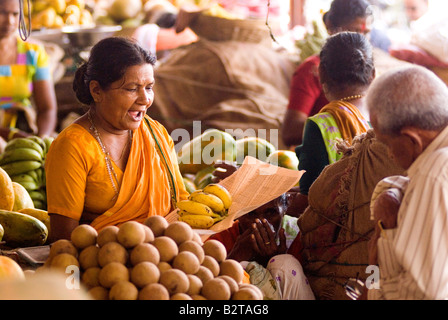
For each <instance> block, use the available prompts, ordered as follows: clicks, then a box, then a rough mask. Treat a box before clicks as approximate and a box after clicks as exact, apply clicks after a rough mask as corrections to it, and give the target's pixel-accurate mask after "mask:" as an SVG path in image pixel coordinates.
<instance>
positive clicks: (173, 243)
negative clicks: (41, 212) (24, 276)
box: [37, 216, 263, 300]
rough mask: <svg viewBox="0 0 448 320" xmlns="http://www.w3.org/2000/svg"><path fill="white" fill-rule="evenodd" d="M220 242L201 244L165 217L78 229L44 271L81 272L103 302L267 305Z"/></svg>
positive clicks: (58, 245) (55, 248)
mask: <svg viewBox="0 0 448 320" xmlns="http://www.w3.org/2000/svg"><path fill="white" fill-rule="evenodd" d="M226 257H227V252H226V249H225V247H224V245H223V244H222V243H221V242H219V241H217V240H208V241H205V242H202V240H201V239H200V237H199V235H198V234H197V233H195V232H194V231H193V229H192V228H191V227H190V226H189V225H188V224H187V223H185V222H182V221H176V222H173V223H171V224H169V223H168V222H167V221H166V219H165V218H163V217H161V216H152V217H149V218H147V219H146V221H145V222H144V223H139V222H135V221H129V222H126V223H124V224H122V225H120V227H116V226H109V227H106V228H104V229H102V230H101V231H99V232H97V231H96V230H95V229H94V228H93V227H91V226H90V225H86V224H82V225H79V226H78V227H76V228H75V229H74V230H73V232H72V234H71V240H58V241H56V242H54V243H53V244H52V245H51V247H50V254H49V257H48V259H47V260H46V262H45V264H44V265H43V266H42V267H40V268H39V269H38V270H37V271H40V270H48V269H50V270H55V271H56V270H60V271H63V272H65V270H66V268H67V267H68V266H71V265H74V266H77V267H79V270H80V274H81V284H82V285H83V286H84V287H85V288H86V289H87V290H88V292H89V294H90V295H91V297H92V298H93V299H98V300H107V299H110V300H231V299H232V300H262V299H263V294H262V293H261V291H260V289H259V288H258V287H256V286H254V285H252V284H246V283H243V282H242V280H243V277H244V270H243V268H242V266H241V265H240V264H239V263H238V262H237V261H235V260H232V259H227V258H226Z"/></svg>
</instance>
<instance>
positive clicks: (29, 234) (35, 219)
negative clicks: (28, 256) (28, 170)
mask: <svg viewBox="0 0 448 320" xmlns="http://www.w3.org/2000/svg"><path fill="white" fill-rule="evenodd" d="M0 184H1V186H0V241H2V242H4V243H5V244H6V246H8V247H30V246H39V245H43V244H44V243H45V242H46V240H47V237H48V232H49V229H50V218H49V216H48V212H47V211H45V210H42V209H37V208H35V207H34V203H33V200H32V198H31V196H30V194H29V193H28V191H27V190H26V189H25V187H23V186H22V185H21V184H19V183H17V182H14V181H12V180H11V178H10V177H9V175H8V173H7V172H6V171H5V170H4V169H3V168H2V167H0Z"/></svg>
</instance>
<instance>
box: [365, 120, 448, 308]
mask: <svg viewBox="0 0 448 320" xmlns="http://www.w3.org/2000/svg"><path fill="white" fill-rule="evenodd" d="M407 175H408V178H409V180H408V182H406V184H403V187H404V188H405V190H404V197H403V201H402V203H401V206H400V209H399V212H398V217H397V227H396V228H394V229H386V230H384V231H385V232H384V233H383V235H382V236H381V237H380V238H379V239H378V243H377V244H378V263H379V267H380V288H379V289H372V290H369V299H387V300H392V299H398V300H408V299H409V300H410V299H418V300H423V299H430V300H439V299H440V300H441V299H447V298H448V127H447V128H445V129H444V130H443V131H442V132H441V133H440V134H439V135H438V136H437V138H436V139H434V141H433V142H432V143H431V144H430V145H429V146H428V147H427V148H426V149H425V151H424V152H423V153H422V154H421V155H420V156H419V157H418V158H417V159H416V160H415V161H414V163H413V164H412V165H411V167H410V168H409V170H408V172H407Z"/></svg>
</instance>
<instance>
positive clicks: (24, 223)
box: [0, 210, 48, 248]
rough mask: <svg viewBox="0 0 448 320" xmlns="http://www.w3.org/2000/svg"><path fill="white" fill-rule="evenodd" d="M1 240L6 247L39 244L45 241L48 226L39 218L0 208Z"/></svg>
mask: <svg viewBox="0 0 448 320" xmlns="http://www.w3.org/2000/svg"><path fill="white" fill-rule="evenodd" d="M0 225H2V227H3V230H4V234H3V239H2V241H4V242H5V244H6V245H7V246H8V247H12V248H14V247H33V246H41V245H43V244H44V243H45V242H46V241H47V237H48V228H47V226H46V225H45V223H43V222H42V221H40V220H39V219H37V218H35V217H33V216H31V215H29V214H25V213H20V212H15V211H6V210H0Z"/></svg>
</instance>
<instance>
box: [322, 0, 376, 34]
mask: <svg viewBox="0 0 448 320" xmlns="http://www.w3.org/2000/svg"><path fill="white" fill-rule="evenodd" d="M369 8H370V3H369V2H368V1H367V0H333V2H332V3H331V6H330V10H328V12H326V13H325V14H324V17H323V19H324V22H325V25H330V26H331V27H332V28H340V27H343V26H345V25H347V24H349V23H350V22H352V21H354V20H355V19H357V18H364V17H367V16H369V15H371V14H372V12H371V11H370V9H369Z"/></svg>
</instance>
